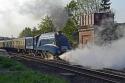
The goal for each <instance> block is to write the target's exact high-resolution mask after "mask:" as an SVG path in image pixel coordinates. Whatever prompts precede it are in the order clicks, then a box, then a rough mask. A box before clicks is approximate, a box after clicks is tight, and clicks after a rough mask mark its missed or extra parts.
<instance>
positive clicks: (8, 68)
mask: <svg viewBox="0 0 125 83" xmlns="http://www.w3.org/2000/svg"><path fill="white" fill-rule="evenodd" d="M0 83H68V82H67V81H65V80H64V79H62V78H60V77H57V76H53V75H44V74H41V73H39V72H36V71H33V70H31V69H29V68H27V67H25V66H24V65H23V64H21V63H20V62H18V61H14V60H12V59H9V58H6V57H1V56H0Z"/></svg>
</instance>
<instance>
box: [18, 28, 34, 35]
mask: <svg viewBox="0 0 125 83" xmlns="http://www.w3.org/2000/svg"><path fill="white" fill-rule="evenodd" d="M31 36H32V30H31V28H29V27H25V29H24V30H23V31H22V32H21V33H20V34H19V37H31Z"/></svg>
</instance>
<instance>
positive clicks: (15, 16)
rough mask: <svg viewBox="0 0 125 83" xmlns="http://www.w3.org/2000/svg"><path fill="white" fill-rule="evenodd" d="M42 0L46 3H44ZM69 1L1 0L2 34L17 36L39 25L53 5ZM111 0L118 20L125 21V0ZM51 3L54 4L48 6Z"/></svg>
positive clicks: (0, 26) (0, 33)
mask: <svg viewBox="0 0 125 83" xmlns="http://www.w3.org/2000/svg"><path fill="white" fill-rule="evenodd" d="M36 1H39V3H36ZM42 1H43V2H44V3H42ZM48 1H49V2H48ZM68 1H69V0H0V36H9V37H11V36H14V37H17V36H18V35H19V32H20V31H21V30H22V29H24V27H27V26H29V27H34V26H37V24H38V23H39V21H40V18H42V16H44V15H45V14H46V13H49V12H48V11H49V9H50V8H51V7H53V6H55V7H56V6H57V7H58V6H60V5H61V6H64V5H65V4H66V3H67V2H68ZM111 1H112V8H113V10H114V11H115V13H116V21H118V22H125V8H124V7H125V6H124V3H125V0H120V2H119V0H111ZM51 3H52V6H48V5H50V4H51ZM34 4H35V5H34ZM43 4H48V5H43ZM36 5H37V7H36ZM47 8H49V9H47ZM44 9H45V10H44ZM32 10H33V11H32Z"/></svg>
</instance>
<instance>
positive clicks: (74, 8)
mask: <svg viewBox="0 0 125 83" xmlns="http://www.w3.org/2000/svg"><path fill="white" fill-rule="evenodd" d="M77 5H78V4H77V2H76V1H75V0H72V1H71V2H70V3H69V4H67V6H66V9H67V11H68V14H69V16H73V14H75V11H77V10H78V6H77Z"/></svg>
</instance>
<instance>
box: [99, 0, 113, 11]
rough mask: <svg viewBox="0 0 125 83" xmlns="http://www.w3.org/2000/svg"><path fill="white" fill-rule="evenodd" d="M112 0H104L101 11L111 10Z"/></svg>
mask: <svg viewBox="0 0 125 83" xmlns="http://www.w3.org/2000/svg"><path fill="white" fill-rule="evenodd" d="M109 2H110V0H102V2H101V8H100V10H101V11H109V10H110V5H111V3H109Z"/></svg>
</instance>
